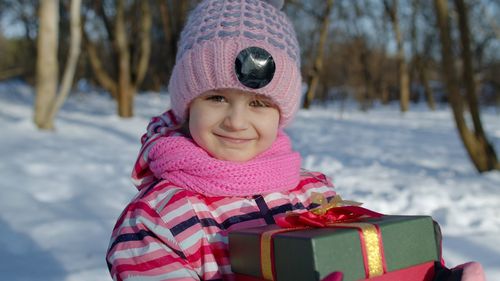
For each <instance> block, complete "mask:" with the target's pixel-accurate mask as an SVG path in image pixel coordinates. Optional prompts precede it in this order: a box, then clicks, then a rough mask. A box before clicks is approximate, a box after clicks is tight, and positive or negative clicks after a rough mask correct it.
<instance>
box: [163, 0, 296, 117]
mask: <svg viewBox="0 0 500 281" xmlns="http://www.w3.org/2000/svg"><path fill="white" fill-rule="evenodd" d="M282 6H283V1H277V0H274V1H270V0H269V1H263V0H204V1H202V2H201V3H200V4H199V5H198V6H197V7H196V9H195V10H193V11H192V12H191V14H190V16H189V18H188V21H187V23H186V26H185V27H184V30H183V31H182V33H181V38H180V41H179V48H178V52H177V58H176V64H175V66H174V69H173V72H172V76H171V78H170V83H169V92H170V96H171V106H172V110H173V112H174V113H175V115H176V116H177V118H179V119H180V120H181V121H182V120H185V118H186V116H187V108H188V106H189V103H190V102H191V101H192V100H193V99H194V98H196V97H197V96H199V95H200V94H202V93H204V92H206V91H208V90H214V89H223V88H233V89H240V90H244V91H250V92H253V93H256V94H263V95H266V96H268V97H270V98H271V99H272V100H273V101H274V102H275V103H276V104H277V105H278V107H279V108H280V113H281V118H280V125H281V126H284V125H286V124H288V123H289V122H290V121H291V119H292V118H293V116H294V114H295V113H296V111H297V109H298V106H299V99H300V94H301V81H302V78H301V74H300V51H299V47H298V42H297V38H296V35H295V31H294V29H293V26H292V25H291V23H290V21H289V20H288V18H287V17H286V15H285V14H284V13H283V12H281V11H280V9H281V7H282ZM248 50H251V51H255V50H258V51H260V57H258V56H259V55H257V57H258V58H257V59H255V58H254V57H252V56H255V54H253V55H250V60H251V63H253V64H255V65H258V64H259V59H260V62H263V61H264V62H266V63H267V62H271V63H272V66H270V67H268V68H267V69H266V70H265V74H266V75H267V78H269V79H268V80H267V81H264V82H262V83H260V82H259V81H260V80H259V79H260V78H261V77H260V78H259V77H257V84H255V83H254V84H252V83H250V84H248V83H245V81H244V80H245V79H244V77H243V79H242V77H241V75H240V74H241V73H239V72H241V71H239V70H242V71H245V62H244V65H243V66H242V65H241V63H240V64H239V66H237V65H238V63H235V62H236V61H237V60H238V59H239V58H241V56H242V55H243V57H244V58H245V54H248V52H247V53H245V51H248ZM250 53H251V52H250ZM262 53H264V55H265V56H267V57H266V58H264V59H262ZM256 61H257V62H256ZM267 66H269V65H267ZM267 66H266V67H267ZM238 67H239V68H240V69H238ZM269 75H270V76H269ZM250 80H252V81H254V82H255V79H252V78H250Z"/></svg>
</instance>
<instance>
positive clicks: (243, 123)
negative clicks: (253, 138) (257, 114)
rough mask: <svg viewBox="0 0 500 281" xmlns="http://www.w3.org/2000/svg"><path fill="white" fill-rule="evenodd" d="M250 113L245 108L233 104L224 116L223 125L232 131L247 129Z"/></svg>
mask: <svg viewBox="0 0 500 281" xmlns="http://www.w3.org/2000/svg"><path fill="white" fill-rule="evenodd" d="M247 117H248V115H247V113H246V112H245V109H244V108H241V107H240V106H232V107H231V108H229V109H228V111H227V113H226V116H225V118H224V122H223V125H224V127H225V128H226V129H228V130H232V131H239V130H245V129H247V128H248V118H247Z"/></svg>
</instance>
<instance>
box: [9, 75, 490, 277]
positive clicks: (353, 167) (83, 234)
mask: <svg viewBox="0 0 500 281" xmlns="http://www.w3.org/2000/svg"><path fill="white" fill-rule="evenodd" d="M33 103H34V98H33V89H32V88H31V87H29V86H27V85H25V84H23V83H20V82H16V81H10V82H3V83H0V128H2V130H1V131H2V136H1V137H0V154H1V155H2V161H0V178H1V179H2V181H0V190H1V195H0V261H1V262H0V274H1V277H0V279H2V280H13V281H16V280H42V281H48V280H67V281H80V280H85V281H89V280H90V281H92V280H110V278H109V275H108V273H107V268H106V263H105V259H104V257H105V252H106V248H107V245H108V239H109V236H110V232H111V229H112V228H113V225H114V223H115V221H116V218H117V217H118V215H119V214H120V212H121V211H122V209H123V208H124V206H125V205H126V203H127V202H128V201H129V200H130V199H131V198H132V196H134V194H135V188H134V187H133V185H132V183H131V181H130V179H129V174H130V171H131V167H132V164H133V163H134V161H135V157H136V154H137V152H138V150H139V138H140V136H141V135H142V133H143V132H144V130H145V127H146V124H147V123H148V120H149V118H150V117H152V116H153V115H156V114H159V113H161V112H162V111H163V110H164V109H166V108H167V107H168V96H167V95H166V94H157V93H144V94H141V95H139V96H138V97H137V98H136V116H135V117H134V118H130V119H120V118H118V117H116V116H115V103H114V102H113V101H112V100H111V99H110V98H109V97H108V96H107V95H105V94H102V93H99V92H97V91H94V90H92V89H90V88H89V89H86V90H85V91H84V92H79V93H76V94H73V95H71V96H70V98H69V100H68V101H67V102H66V104H65V105H64V107H63V109H62V111H61V112H60V114H59V116H58V119H57V122H56V128H57V129H56V131H55V132H43V131H39V130H37V129H36V128H35V126H34V125H33V122H32V118H33V117H32V114H33V113H32V107H33ZM482 118H483V123H484V125H485V128H486V132H487V133H488V135H489V138H490V139H491V141H492V142H493V144H494V146H495V147H496V149H497V152H500V115H499V114H498V112H496V111H495V110H494V109H486V110H485V111H484V112H483V116H482ZM287 131H288V133H289V134H290V135H291V137H292V140H293V143H294V147H295V149H297V150H298V151H299V152H300V153H301V154H302V156H303V166H304V167H305V168H307V169H311V170H319V171H323V172H324V173H326V174H327V175H329V176H331V177H333V180H334V183H335V185H336V188H337V191H338V192H339V193H340V194H341V195H342V196H343V197H344V198H346V199H352V200H356V201H361V202H364V203H365V206H366V207H368V208H370V209H373V210H376V211H379V212H383V213H386V214H418V215H432V216H433V217H434V219H435V220H437V221H438V222H439V223H440V225H441V227H442V231H443V233H444V242H443V243H444V257H445V259H446V261H447V264H448V266H450V267H452V266H455V265H458V264H460V263H464V262H467V261H471V260H475V261H479V262H481V263H482V265H483V267H484V268H485V271H486V276H487V278H488V280H500V172H498V171H497V172H488V173H484V174H482V175H481V174H478V173H477V172H476V171H475V170H474V168H473V166H472V164H471V163H470V161H469V159H468V157H467V154H466V152H465V150H464V148H463V146H462V144H461V142H460V140H459V138H458V136H457V133H456V130H455V126H454V122H453V119H452V114H451V112H450V110H449V109H448V108H447V107H441V108H439V109H438V110H436V111H435V112H430V111H428V110H427V109H426V108H425V106H424V105H413V107H412V109H411V111H410V112H407V113H405V114H401V112H400V111H399V109H398V107H397V105H390V106H377V107H376V108H375V109H373V110H371V111H369V112H360V111H358V110H356V109H355V106H350V107H347V108H346V109H345V110H344V111H343V112H341V111H340V108H339V106H337V105H335V104H333V105H331V106H329V107H320V106H316V107H314V108H313V109H311V110H309V111H300V112H299V113H298V115H297V118H296V120H295V122H294V123H293V124H292V125H291V126H290V127H289V128H288V129H287ZM499 156H500V154H499Z"/></svg>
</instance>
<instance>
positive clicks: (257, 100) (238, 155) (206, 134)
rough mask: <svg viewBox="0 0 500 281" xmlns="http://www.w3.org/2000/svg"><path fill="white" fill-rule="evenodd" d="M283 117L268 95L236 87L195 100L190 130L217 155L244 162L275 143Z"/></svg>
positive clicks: (202, 144)
mask: <svg viewBox="0 0 500 281" xmlns="http://www.w3.org/2000/svg"><path fill="white" fill-rule="evenodd" d="M279 118H280V113H279V111H278V108H277V107H276V106H275V105H274V103H273V102H272V101H271V99H269V98H267V97H264V96H260V95H255V94H252V93H247V92H244V91H241V90H236V89H220V90H213V91H208V92H205V93H203V94H202V95H201V96H199V97H197V98H196V99H194V100H193V102H192V103H191V105H190V107H189V131H190V133H191V136H192V137H193V139H194V140H195V141H196V143H197V144H198V145H199V146H201V147H202V148H204V149H205V150H206V151H207V152H208V153H209V154H210V155H212V156H213V157H215V158H217V159H220V160H228V161H237V162H243V161H248V160H250V159H252V158H253V157H255V156H256V155H258V154H260V153H261V152H264V151H265V150H266V149H268V148H269V147H270V146H271V145H272V144H273V142H274V141H275V140H276V137H277V135H278V125H279Z"/></svg>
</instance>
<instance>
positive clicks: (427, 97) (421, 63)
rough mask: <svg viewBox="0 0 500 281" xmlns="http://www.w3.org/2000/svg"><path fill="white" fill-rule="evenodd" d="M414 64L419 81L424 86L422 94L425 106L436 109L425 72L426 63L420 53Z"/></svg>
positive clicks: (427, 75)
mask: <svg viewBox="0 0 500 281" xmlns="http://www.w3.org/2000/svg"><path fill="white" fill-rule="evenodd" d="M416 66H417V72H418V76H419V80H420V83H422V85H423V86H424V95H425V100H426V102H427V106H428V107H429V109H431V110H432V111H434V110H436V101H435V100H434V94H433V92H432V89H431V87H430V85H429V74H428V73H427V71H428V70H427V67H426V64H425V62H424V60H423V58H422V57H421V56H420V55H419V56H418V57H417V62H416Z"/></svg>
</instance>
